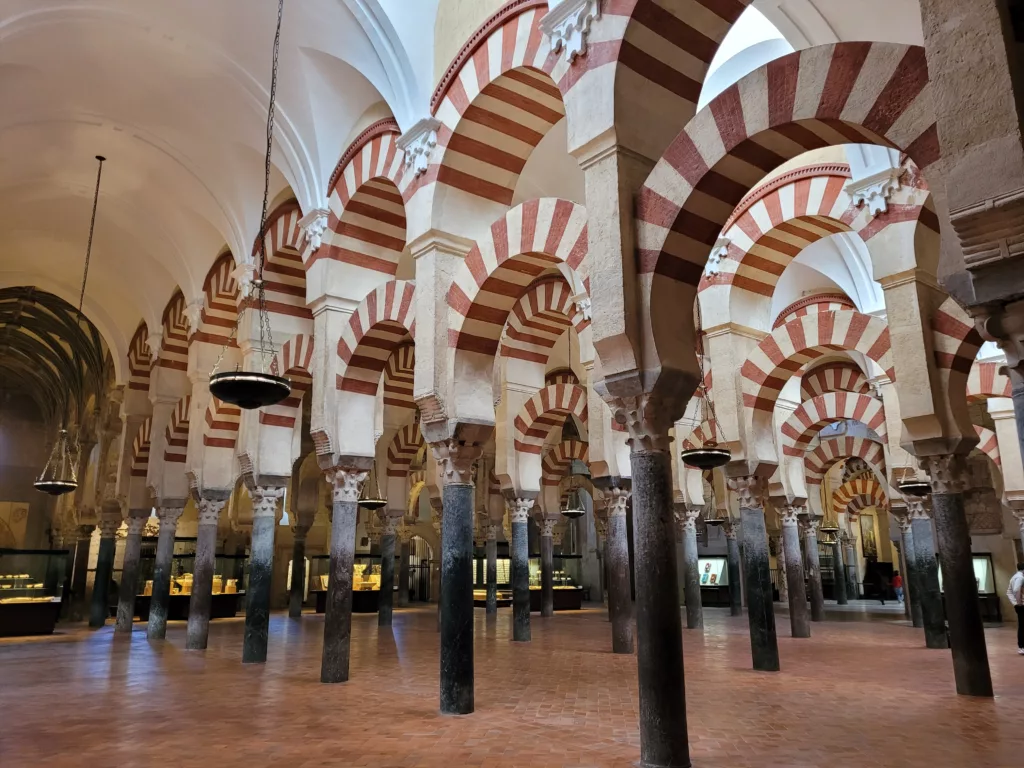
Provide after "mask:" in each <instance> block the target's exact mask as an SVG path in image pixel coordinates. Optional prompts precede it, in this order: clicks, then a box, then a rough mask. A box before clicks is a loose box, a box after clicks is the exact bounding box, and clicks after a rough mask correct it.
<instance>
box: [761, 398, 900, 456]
mask: <svg viewBox="0 0 1024 768" xmlns="http://www.w3.org/2000/svg"><path fill="white" fill-rule="evenodd" d="M837 421H856V422H859V423H861V424H863V425H864V426H865V427H867V428H868V429H870V430H872V431H874V432H875V434H877V435H878V436H879V438H881V440H883V441H884V440H885V439H886V425H885V409H884V408H883V406H882V401H881V400H879V399H877V398H874V397H870V396H868V395H861V394H854V393H849V392H841V391H840V392H829V393H827V394H824V395H818V396H817V397H814V398H812V399H810V400H805V401H804V402H802V403H801V404H800V405H799V406H798V407H797V408H796V410H794V411H793V413H792V414H791V415H790V416H789V418H788V419H786V421H785V422H784V423H783V424H782V427H781V428H780V432H781V435H782V452H783V454H784V455H786V456H803V455H804V453H805V452H806V451H807V446H808V445H809V444H810V442H811V440H813V439H814V436H815V435H816V434H817V433H818V432H819V431H820V430H821V429H822V428H823V427H825V426H827V425H828V424H834V423H835V422H837Z"/></svg>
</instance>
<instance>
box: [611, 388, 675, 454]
mask: <svg viewBox="0 0 1024 768" xmlns="http://www.w3.org/2000/svg"><path fill="white" fill-rule="evenodd" d="M609 405H610V406H611V409H612V415H613V416H614V417H615V420H616V421H617V422H619V424H624V425H625V426H626V430H627V432H628V433H629V439H628V440H627V442H628V443H629V447H630V448H631V449H632V450H633V452H634V453H653V452H656V451H660V452H667V451H668V449H669V439H668V430H669V428H670V427H671V426H672V416H671V413H670V410H671V409H669V408H668V407H666V404H665V403H664V402H663V400H662V398H661V397H659V396H657V395H655V394H650V393H645V394H642V395H636V396H634V397H618V398H615V399H614V400H612V401H611V402H610V403H609Z"/></svg>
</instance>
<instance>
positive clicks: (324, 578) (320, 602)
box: [309, 555, 398, 613]
mask: <svg viewBox="0 0 1024 768" xmlns="http://www.w3.org/2000/svg"><path fill="white" fill-rule="evenodd" d="M330 571H331V557H330V555H316V556H314V557H311V558H310V559H309V592H310V594H312V595H313V596H314V598H315V599H316V612H317V613H325V612H326V611H327V585H328V583H329V580H330ZM396 581H397V579H396ZM397 588H398V585H397V584H396V585H395V587H394V589H397ZM379 606H380V557H379V556H371V555H356V556H355V562H354V565H353V567H352V613H376V612H377V610H378V608H379Z"/></svg>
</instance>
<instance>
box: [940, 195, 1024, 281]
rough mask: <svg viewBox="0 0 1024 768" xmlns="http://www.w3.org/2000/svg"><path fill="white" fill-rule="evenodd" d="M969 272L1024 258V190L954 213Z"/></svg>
mask: <svg viewBox="0 0 1024 768" xmlns="http://www.w3.org/2000/svg"><path fill="white" fill-rule="evenodd" d="M949 218H950V221H951V222H952V224H953V229H954V230H956V234H957V237H959V238H960V247H961V249H962V250H963V252H964V265H965V266H966V267H967V269H968V270H971V269H974V268H976V267H983V266H987V265H989V264H992V263H994V262H998V261H1002V260H1004V259H1010V258H1014V257H1018V256H1021V255H1024V189H1017V190H1014V191H1013V192H1009V193H1007V194H1005V195H1000V196H999V197H995V198H991V199H988V200H983V201H981V202H980V203H977V204H976V205H972V206H968V207H966V208H960V209H958V210H955V211H951V212H950V215H949Z"/></svg>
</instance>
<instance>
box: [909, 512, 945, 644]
mask: <svg viewBox="0 0 1024 768" xmlns="http://www.w3.org/2000/svg"><path fill="white" fill-rule="evenodd" d="M911 525H912V528H913V535H914V554H915V560H916V563H917V584H915V586H918V587H920V588H919V589H918V591H917V593H918V595H919V597H920V599H919V600H918V602H919V603H920V604H921V619H922V621H923V622H924V642H925V645H926V646H927V647H928V648H948V647H949V645H948V643H947V641H946V618H945V611H944V609H943V606H942V593H941V592H940V590H939V566H938V563H937V561H936V559H935V539H934V536H933V534H932V521H931V520H929V519H928V518H927V517H915V518H914V520H913V522H912V523H911Z"/></svg>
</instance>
